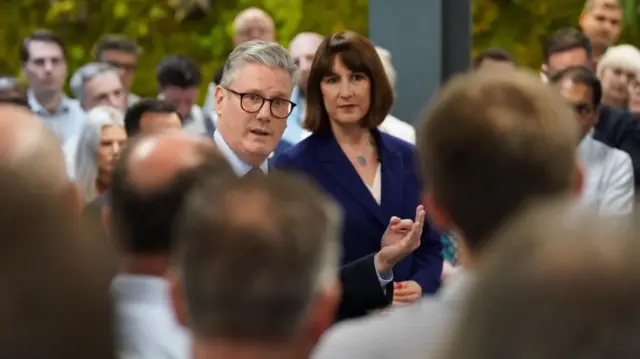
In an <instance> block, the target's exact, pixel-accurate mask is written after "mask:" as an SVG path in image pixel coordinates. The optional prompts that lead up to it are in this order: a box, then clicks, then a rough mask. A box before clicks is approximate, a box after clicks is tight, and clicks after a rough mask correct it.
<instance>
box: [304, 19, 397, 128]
mask: <svg viewBox="0 0 640 359" xmlns="http://www.w3.org/2000/svg"><path fill="white" fill-rule="evenodd" d="M336 56H340V59H341V60H342V63H344V65H345V66H346V67H347V68H349V70H351V71H353V72H361V73H364V74H365V75H367V76H368V77H369V79H370V80H371V95H370V99H371V106H370V107H369V112H367V114H366V115H365V116H364V117H363V118H362V120H360V124H361V126H362V127H364V128H367V129H373V128H376V127H378V126H379V125H380V124H381V123H382V121H384V118H385V117H386V116H387V115H388V114H389V110H391V106H392V105H393V88H392V87H391V84H390V83H389V79H388V78H387V75H386V73H385V71H384V66H383V65H382V61H381V60H380V57H379V56H378V53H377V52H376V49H375V47H374V46H373V44H372V43H371V41H369V40H368V39H367V38H366V37H364V36H362V35H360V34H358V33H355V32H352V31H341V32H337V33H335V34H333V35H332V36H329V37H326V38H325V39H324V41H322V43H321V44H320V47H319V48H318V51H317V52H316V54H315V56H314V58H313V63H312V65H311V70H310V71H309V81H308V83H307V91H306V94H307V97H306V102H307V114H306V117H305V120H304V123H303V127H304V128H305V129H307V130H309V131H311V132H314V133H315V132H329V131H330V130H331V126H330V123H329V115H328V114H327V110H326V108H325V107H324V100H323V98H322V91H321V90H320V83H321V82H322V79H323V78H324V77H325V76H329V75H331V74H332V73H333V63H334V59H335V58H336Z"/></svg>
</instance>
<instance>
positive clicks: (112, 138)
mask: <svg viewBox="0 0 640 359" xmlns="http://www.w3.org/2000/svg"><path fill="white" fill-rule="evenodd" d="M126 140H127V133H126V132H125V129H124V128H123V127H120V126H104V127H102V130H101V131H100V147H98V161H97V162H98V173H99V175H100V178H109V177H110V176H111V172H112V171H113V168H114V166H115V165H116V161H117V160H118V157H119V155H120V151H121V149H122V147H123V146H124V143H125V141H126Z"/></svg>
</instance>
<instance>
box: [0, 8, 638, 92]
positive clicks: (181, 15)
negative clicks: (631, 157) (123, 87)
mask: <svg viewBox="0 0 640 359" xmlns="http://www.w3.org/2000/svg"><path fill="white" fill-rule="evenodd" d="M624 2H625V6H626V7H627V8H628V9H635V8H636V6H637V3H638V2H640V0H624ZM367 4H368V1H367V0H349V1H343V0H8V1H0V16H1V17H2V23H3V26H2V27H1V28H0V49H1V50H2V53H3V54H5V56H2V57H0V72H2V73H9V74H19V72H20V60H19V53H18V49H19V47H20V44H21V41H22V39H23V38H24V37H25V36H27V35H28V34H29V33H30V32H31V31H33V30H34V29H38V28H49V29H52V30H53V31H55V32H57V33H58V34H60V35H61V36H62V37H63V38H64V39H65V41H66V42H67V46H68V48H69V72H70V73H72V71H74V70H75V69H76V68H77V67H78V66H80V65H82V64H84V63H86V62H88V61H91V60H92V58H93V56H92V55H93V54H92V49H93V47H94V45H95V42H96V41H97V39H98V38H99V37H100V36H101V35H102V34H105V33H123V34H125V35H127V36H129V37H131V38H133V39H135V40H136V41H137V42H138V43H139V44H140V45H141V46H142V47H143V48H144V51H145V52H144V55H143V56H142V59H141V62H140V67H139V70H138V72H137V76H136V81H135V85H134V92H136V93H138V94H141V95H144V96H153V95H154V94H155V93H156V86H155V81H154V71H155V65H156V63H157V62H158V61H159V60H160V59H161V58H162V57H163V56H166V55H168V54H172V53H183V54H187V55H190V56H192V57H194V58H195V59H197V60H198V61H199V62H200V63H201V64H202V72H203V75H204V77H205V79H210V78H212V77H213V74H214V72H215V70H216V69H217V68H218V66H220V65H221V64H222V62H223V61H224V59H225V57H226V55H227V54H228V53H229V52H230V51H231V48H232V45H231V36H230V34H231V31H230V30H231V27H230V26H231V21H232V19H233V17H234V16H235V15H236V14H237V13H238V12H239V11H241V10H242V9H244V8H246V7H249V6H259V7H261V8H263V9H265V10H266V11H267V12H269V13H270V14H272V16H273V17H274V20H275V22H276V28H277V31H278V39H279V41H280V42H281V43H282V44H283V45H285V46H286V45H288V43H289V41H290V40H291V38H292V37H293V36H294V35H295V34H296V33H298V32H300V31H316V32H320V33H323V34H329V33H332V32H334V31H337V30H341V29H350V30H354V31H359V32H361V33H364V34H366V33H367V30H368V29H367V26H368V25H367V12H368V9H367ZM583 4H584V0H473V15H474V29H473V35H474V51H476V52H477V51H479V50H481V49H484V48H486V47H489V46H502V47H505V48H507V49H509V50H511V51H513V52H514V53H515V55H516V56H517V57H518V59H519V61H520V62H521V64H522V65H525V66H531V67H537V66H538V65H539V63H540V43H541V40H542V38H543V36H544V35H545V34H547V33H549V32H550V31H553V30H555V29H557V28H560V27H564V26H575V25H576V23H577V18H578V15H579V13H580V10H581V8H582V6H583ZM628 14H632V16H630V20H629V21H627V23H628V24H631V26H629V27H628V28H627V30H625V35H624V39H623V40H624V41H625V42H630V43H634V44H637V43H638V42H639V40H640V36H639V35H638V32H637V28H636V26H635V12H632V11H629V12H628ZM427 19H428V16H425V21H427ZM399 40H400V41H415V39H413V38H410V37H407V38H405V39H399ZM203 86H204V85H203Z"/></svg>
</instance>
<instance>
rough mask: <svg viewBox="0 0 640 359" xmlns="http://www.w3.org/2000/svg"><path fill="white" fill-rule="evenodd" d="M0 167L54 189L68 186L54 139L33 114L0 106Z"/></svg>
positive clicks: (60, 151) (61, 157) (12, 107)
mask: <svg viewBox="0 0 640 359" xmlns="http://www.w3.org/2000/svg"><path fill="white" fill-rule="evenodd" d="M0 166H8V167H10V168H13V169H20V170H24V171H28V172H30V174H31V175H33V176H39V177H41V178H46V179H47V181H48V182H49V185H51V186H53V187H56V188H57V187H60V186H63V185H65V184H68V183H69V181H68V177H67V173H66V166H65V160H64V154H63V153H62V148H61V147H60V142H59V141H58V139H57V137H56V136H55V135H54V134H53V133H52V132H50V131H49V130H48V129H47V127H46V126H45V124H44V122H42V120H40V119H38V118H37V117H36V116H35V115H34V114H33V113H31V112H29V111H28V110H26V109H24V108H22V107H19V106H15V105H9V104H0Z"/></svg>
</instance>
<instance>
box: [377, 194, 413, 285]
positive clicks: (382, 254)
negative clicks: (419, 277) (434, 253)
mask: <svg viewBox="0 0 640 359" xmlns="http://www.w3.org/2000/svg"><path fill="white" fill-rule="evenodd" d="M424 218H425V211H424V208H423V206H418V207H417V208H416V218H415V220H414V221H412V220H410V219H402V220H401V219H400V218H398V217H391V219H390V220H389V226H388V227H387V230H386V231H385V232H384V234H383V235H382V248H381V249H380V251H379V252H378V253H377V254H376V256H375V264H376V268H377V270H378V272H380V273H385V272H388V271H390V270H391V269H392V268H393V267H394V266H395V265H396V264H398V263H399V262H400V261H402V260H403V259H405V258H406V257H407V256H408V255H410V254H411V253H412V252H413V251H414V250H416V248H418V247H419V246H420V238H421V236H422V228H423V227H424Z"/></svg>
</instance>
